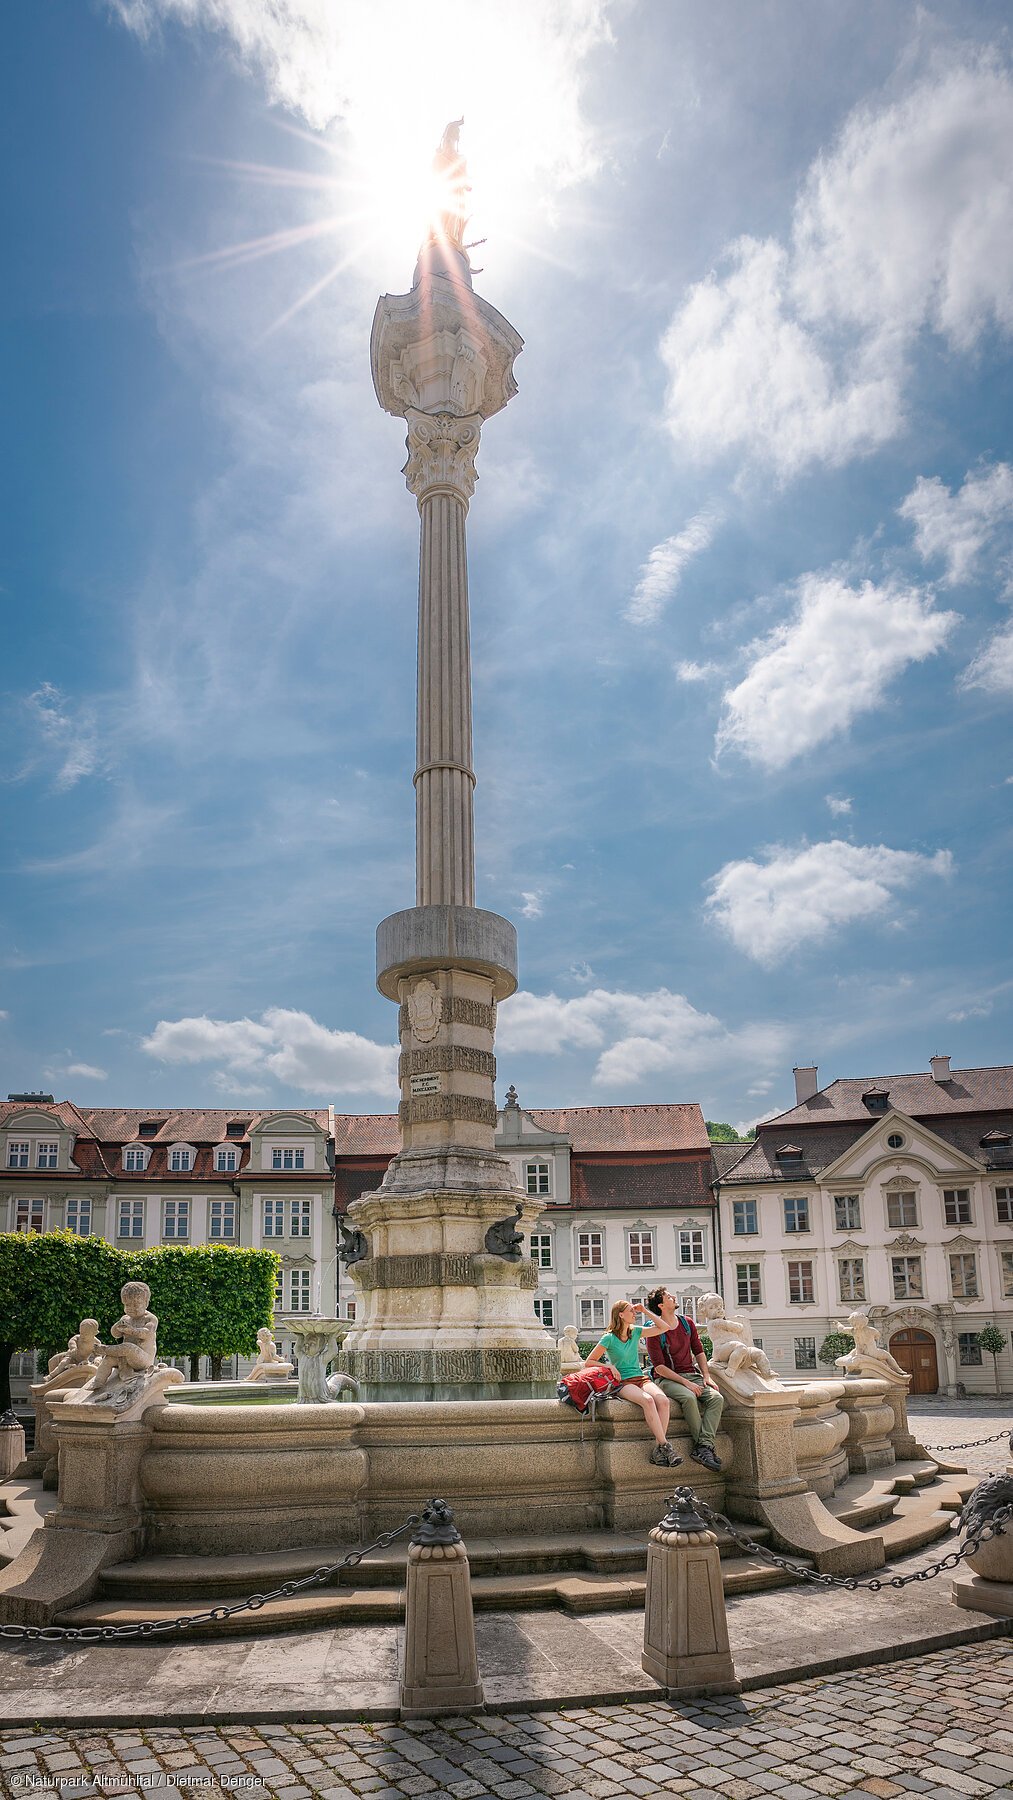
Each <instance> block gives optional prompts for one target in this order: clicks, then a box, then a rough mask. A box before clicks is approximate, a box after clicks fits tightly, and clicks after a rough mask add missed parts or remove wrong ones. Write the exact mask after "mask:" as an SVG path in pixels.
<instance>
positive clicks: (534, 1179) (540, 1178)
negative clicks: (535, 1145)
mask: <svg viewBox="0 0 1013 1800" xmlns="http://www.w3.org/2000/svg"><path fill="white" fill-rule="evenodd" d="M550 1184H551V1176H550V1174H549V1164H548V1163H547V1162H529V1163H525V1164H524V1185H525V1187H526V1188H527V1191H528V1193H529V1194H550V1193H551V1192H552V1188H551V1185H550Z"/></svg>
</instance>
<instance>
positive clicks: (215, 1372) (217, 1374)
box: [211, 1356, 225, 1381]
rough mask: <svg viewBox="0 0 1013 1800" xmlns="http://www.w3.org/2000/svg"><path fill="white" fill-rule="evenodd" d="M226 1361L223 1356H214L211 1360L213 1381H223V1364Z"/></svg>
mask: <svg viewBox="0 0 1013 1800" xmlns="http://www.w3.org/2000/svg"><path fill="white" fill-rule="evenodd" d="M224 1360H225V1358H224V1357H222V1356H212V1358H211V1379H212V1381H221V1378H222V1363H223V1362H224Z"/></svg>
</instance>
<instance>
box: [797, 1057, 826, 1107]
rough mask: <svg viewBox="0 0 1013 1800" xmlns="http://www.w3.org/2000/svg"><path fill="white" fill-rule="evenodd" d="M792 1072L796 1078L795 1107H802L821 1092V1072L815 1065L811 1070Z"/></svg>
mask: <svg viewBox="0 0 1013 1800" xmlns="http://www.w3.org/2000/svg"><path fill="white" fill-rule="evenodd" d="M792 1072H793V1074H794V1076H795V1105H796V1106H802V1105H803V1104H804V1102H805V1101H806V1100H811V1099H812V1097H813V1095H814V1094H816V1093H818V1092H819V1085H820V1084H819V1070H818V1069H817V1067H816V1064H815V1063H813V1064H812V1066H811V1068H808V1069H795V1070H793V1071H792Z"/></svg>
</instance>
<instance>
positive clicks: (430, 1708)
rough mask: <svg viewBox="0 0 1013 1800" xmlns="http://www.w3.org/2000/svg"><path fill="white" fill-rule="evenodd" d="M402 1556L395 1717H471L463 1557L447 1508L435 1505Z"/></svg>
mask: <svg viewBox="0 0 1013 1800" xmlns="http://www.w3.org/2000/svg"><path fill="white" fill-rule="evenodd" d="M436 1506H437V1507H438V1508H440V1509H441V1510H440V1511H439V1512H436V1511H435V1509H434V1511H433V1513H432V1514H431V1515H430V1517H429V1518H427V1519H425V1520H423V1523H422V1524H421V1525H420V1526H419V1527H418V1529H417V1530H416V1533H415V1536H414V1538H413V1539H412V1542H411V1545H410V1547H409V1551H408V1579H407V1587H406V1592H405V1638H404V1666H403V1669H402V1673H401V1717H402V1718H404V1719H420V1718H433V1717H434V1716H435V1715H436V1714H438V1713H452V1712H476V1711H478V1710H480V1709H481V1708H482V1707H483V1706H484V1704H485V1695H484V1693H483V1690H482V1683H481V1681H480V1680H479V1675H478V1650H477V1648H476V1645H475V1618H474V1613H473V1611H472V1605H471V1572H470V1569H469V1567H468V1553H467V1551H466V1550H465V1547H464V1545H463V1543H462V1542H461V1537H460V1533H459V1532H458V1530H457V1528H456V1526H455V1525H454V1521H453V1514H452V1513H451V1511H450V1508H449V1507H446V1506H444V1505H443V1502H442V1501H438V1502H437V1503H436Z"/></svg>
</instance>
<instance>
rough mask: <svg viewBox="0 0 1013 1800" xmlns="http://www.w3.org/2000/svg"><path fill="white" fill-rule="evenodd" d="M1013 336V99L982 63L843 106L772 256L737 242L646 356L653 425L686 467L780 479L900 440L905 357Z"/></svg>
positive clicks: (770, 247) (1000, 76) (769, 243)
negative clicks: (742, 460)
mask: <svg viewBox="0 0 1013 1800" xmlns="http://www.w3.org/2000/svg"><path fill="white" fill-rule="evenodd" d="M992 325H995V326H998V328H999V329H1000V330H1009V329H1010V328H1011V326H1013V83H1011V81H1010V77H1009V75H1008V73H1007V71H1006V70H1005V69H1003V68H1002V67H1001V66H999V64H998V63H997V62H994V61H990V60H989V59H987V58H979V59H977V60H974V61H966V62H964V63H963V64H961V65H959V66H957V67H955V68H953V67H950V68H943V67H940V68H938V69H937V70H934V71H933V72H932V73H931V74H930V75H928V76H926V77H924V78H923V79H921V80H919V81H918V82H917V83H915V84H914V85H913V86H912V87H911V88H910V89H909V91H908V92H907V94H906V95H904V96H903V97H902V98H901V99H899V100H896V101H893V102H890V103H888V104H885V105H883V106H881V107H879V108H878V109H877V108H873V107H869V106H864V105H863V106H860V107H858V108H856V109H855V110H854V111H853V112H852V113H851V114H850V116H849V117H848V119H847V120H846V121H845V124H844V127H843V130H842V131H841V133H840V136H839V138H838V140H837V142H836V143H835V144H834V145H833V147H832V148H831V149H830V150H829V152H827V153H826V154H822V155H820V156H819V157H818V158H817V159H816V161H815V162H814V163H813V164H812V166H811V167H810V169H809V171H808V173H807V175H806V177H805V180H804V182H803V183H802V186H801V188H800V191H799V195H798V198H797V201H796V205H795V210H794V217H793V221H792V227H791V232H790V236H789V239H788V241H787V243H781V242H779V241H778V240H776V239H771V238H768V239H765V240H763V241H758V240H757V239H755V238H749V237H744V238H740V239H739V240H737V241H736V242H735V243H733V244H731V245H729V247H728V249H727V251H726V253H725V258H724V263H723V267H722V268H721V270H720V271H719V272H718V273H714V274H711V275H709V276H708V277H707V278H706V279H705V280H703V281H701V282H699V283H698V284H697V285H696V286H694V287H693V288H691V289H690V292H689V294H688V296H687V298H686V300H685V301H684V303H683V305H682V306H681V307H680V308H679V310H678V312H677V313H676V314H675V316H674V318H673V319H672V322H671V324H670V326H669V328H668V331H667V332H666V334H665V337H664V339H663V341H662V355H663V357H664V360H665V362H666V364H667V366H668V369H669V373H670V377H671V379H670V386H669V391H668V406H667V411H668V423H669V425H670V428H671V430H672V433H673V436H674V437H675V438H676V439H677V441H679V442H680V444H681V445H682V446H684V447H686V448H687V449H688V450H689V451H690V452H691V453H693V454H694V455H696V456H704V457H710V456H716V455H720V454H722V453H724V452H726V451H736V452H739V453H742V454H744V455H746V456H750V457H756V458H758V459H760V460H762V461H763V463H764V464H765V465H767V466H770V467H771V468H773V470H774V471H775V473H776V474H777V475H779V476H780V477H781V478H786V477H789V476H791V475H794V474H797V473H798V472H799V471H800V470H801V469H803V468H804V467H806V466H807V465H808V464H810V463H813V462H822V463H825V464H828V465H830V466H834V465H839V464H841V463H844V462H847V461H848V460H850V458H852V457H854V456H856V455H859V454H861V453H863V452H867V451H869V450H872V449H874V448H875V447H876V446H877V445H879V444H882V443H884V442H885V441H887V440H888V439H889V438H891V437H893V436H895V435H896V433H897V432H898V431H899V430H900V429H901V428H902V426H903V423H904V389H905V384H906V379H907V370H908V364H909V361H910V355H909V353H910V351H911V348H912V346H913V343H914V340H915V338H916V336H917V334H918V333H919V332H920V331H922V330H923V329H928V330H931V331H934V332H936V333H937V334H939V335H940V336H941V337H942V338H943V339H944V340H945V341H946V342H947V343H948V344H949V345H950V346H952V347H953V348H955V349H957V350H960V351H967V350H969V349H971V348H972V347H973V346H974V345H975V343H976V342H977V341H978V339H979V338H980V336H981V335H982V333H983V332H984V331H985V330H986V329H987V328H988V327H989V326H992Z"/></svg>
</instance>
